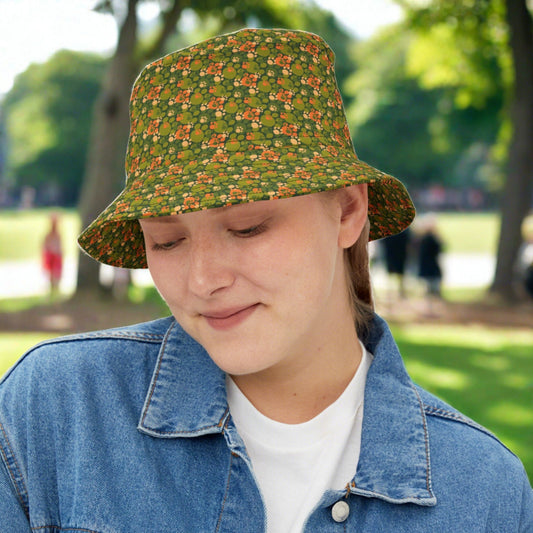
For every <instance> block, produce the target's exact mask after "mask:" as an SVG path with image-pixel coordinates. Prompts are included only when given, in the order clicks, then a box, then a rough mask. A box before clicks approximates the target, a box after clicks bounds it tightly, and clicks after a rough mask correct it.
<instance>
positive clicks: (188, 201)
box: [183, 196, 200, 210]
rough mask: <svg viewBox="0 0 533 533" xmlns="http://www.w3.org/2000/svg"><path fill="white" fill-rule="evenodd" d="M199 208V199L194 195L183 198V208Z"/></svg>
mask: <svg viewBox="0 0 533 533" xmlns="http://www.w3.org/2000/svg"><path fill="white" fill-rule="evenodd" d="M199 208H200V199H199V198H196V197H194V196H188V197H187V198H184V199H183V209H184V210H186V209H199Z"/></svg>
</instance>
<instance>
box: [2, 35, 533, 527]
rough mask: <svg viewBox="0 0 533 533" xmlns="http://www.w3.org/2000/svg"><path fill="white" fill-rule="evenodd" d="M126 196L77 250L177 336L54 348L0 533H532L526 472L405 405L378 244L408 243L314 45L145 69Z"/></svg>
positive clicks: (532, 503)
mask: <svg viewBox="0 0 533 533" xmlns="http://www.w3.org/2000/svg"><path fill="white" fill-rule="evenodd" d="M126 172H127V182H126V187H125V189H124V191H123V192H122V193H121V195H120V196H119V197H118V198H117V199H116V200H115V201H114V202H113V203H112V204H111V205H110V206H109V208H108V209H106V210H105V211H104V212H103V213H102V214H101V215H100V216H99V217H98V219H97V220H95V222H94V223H93V224H92V225H91V226H90V227H89V228H88V229H87V230H86V231H85V232H84V233H83V234H82V235H81V237H80V244H81V246H82V247H83V248H84V249H85V250H86V251H87V252H88V253H89V254H90V255H92V256H93V257H94V258H95V259H97V260H99V261H102V262H104V263H107V264H111V265H115V266H121V267H125V268H143V267H146V266H148V268H149V269H150V272H151V274H152V276H153V278H154V281H155V284H156V286H157V288H158V289H159V291H160V293H161V295H162V296H163V298H164V299H165V301H166V302H167V303H168V306H169V308H170V310H171V311H172V315H173V316H172V317H169V318H167V319H163V320H157V321H155V322H150V323H146V324H140V325H135V326H131V327H126V328H118V329H113V330H108V331H100V332H93V333H87V334H81V335H74V336H71V337H67V338H63V339H57V340H54V341H50V342H47V343H44V344H41V345H40V346H38V347H37V348H35V349H33V350H31V351H30V352H29V353H28V354H26V355H25V357H24V358H23V359H22V360H21V361H20V362H19V363H18V364H17V365H16V366H15V368H14V369H12V370H11V371H10V373H9V374H8V375H7V376H6V377H5V379H4V381H3V383H2V385H1V387H0V456H1V458H2V461H1V465H2V466H1V468H0V517H1V518H2V521H1V523H2V531H6V532H8V533H11V532H13V533H14V532H17V533H18V532H23V531H40V532H48V533H52V532H54V533H55V532H59V531H84V532H96V533H111V532H113V533H126V532H128V533H131V532H143V533H144V532H187V533H190V532H215V531H216V532H226V533H237V532H246V533H250V532H252V533H253V532H264V531H267V532H268V533H282V532H301V531H305V532H332V533H333V532H342V531H361V532H363V531H367V532H372V533H374V532H377V531H395V532H409V533H414V532H415V533H416V532H424V533H427V532H428V531H432V532H433V531H435V532H449V531H468V532H481V531H498V532H499V531H506V532H526V531H532V530H533V498H532V491H531V487H530V485H529V482H528V479H527V476H526V474H525V472H524V469H523V467H522V465H521V463H520V461H519V460H518V459H517V458H516V457H515V456H514V455H513V454H512V453H511V452H510V451H509V450H507V449H506V448H505V447H504V446H503V445H502V444H501V443H500V442H499V441H498V440H497V439H496V438H495V437H494V436H492V435H491V434H490V433H488V432H487V431H486V430H485V429H483V428H482V427H480V426H478V425H477V424H475V423H474V422H472V421H471V420H469V419H468V418H466V417H465V416H463V415H462V414H460V413H459V412H457V411H455V410H454V409H453V408H451V407H449V406H448V405H446V404H445V403H443V402H442V401H440V400H438V399H437V398H434V397H433V396H431V395H430V394H429V393H427V392H425V391H424V390H422V389H420V388H419V387H417V386H416V385H414V384H413V383H412V382H411V380H410V378H409V376H408V375H407V373H406V371H405V369H404V367H403V364H402V361H401V357H400V354H399V353H398V350H397V347H396V345H395V343H394V340H393V339H392V337H391V334H390V332H389V330H388V328H387V325H386V324H385V323H384V322H383V320H381V319H380V318H379V317H377V316H376V315H374V314H373V310H372V299H371V288H370V279H369V273H368V257H367V252H366V248H367V243H368V240H369V238H370V239H376V238H379V237H383V236H386V235H389V234H393V233H395V232H399V231H401V230H403V229H404V228H405V227H407V226H408V225H409V223H410V221H411V220H412V218H413V216H414V209H413V206H412V203H411V201H410V199H409V196H408V194H407V192H406V191H405V189H404V187H403V186H402V185H401V183H400V182H398V181H397V180H395V179H394V178H392V177H391V176H388V175H386V174H384V173H382V172H380V171H378V170H376V169H374V168H372V167H370V166H369V165H367V164H365V163H363V162H361V161H359V160H358V159H357V157H356V156H355V153H354V152H353V148H352V145H351V140H350V136H349V132H348V129H347V126H346V121H345V117H344V112H343V108H342V102H341V99H340V95H339V92H338V89H337V86H336V82H335V77H334V72H333V54H332V52H331V50H330V49H329V48H328V47H327V45H326V44H325V43H324V42H323V41H322V40H321V39H320V38H319V37H317V36H315V35H312V34H309V33H305V32H296V31H285V30H243V31H239V32H237V33H234V34H230V35H223V36H220V37H216V38H213V39H210V40H208V41H205V42H203V43H200V44H198V45H195V46H192V47H190V48H188V49H185V50H181V51H179V52H176V53H174V54H170V55H168V56H166V57H164V58H162V59H160V60H158V61H156V62H154V63H152V64H151V65H149V66H147V67H146V68H145V69H144V70H143V72H142V73H141V75H140V76H139V78H138V79H137V81H136V83H135V86H134V89H133V93H132V100H131V132H130V141H129V148H128V154H127V162H126Z"/></svg>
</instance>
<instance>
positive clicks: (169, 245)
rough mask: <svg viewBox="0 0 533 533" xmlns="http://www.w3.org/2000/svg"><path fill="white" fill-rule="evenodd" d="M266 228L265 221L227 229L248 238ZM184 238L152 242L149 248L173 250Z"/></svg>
mask: <svg viewBox="0 0 533 533" xmlns="http://www.w3.org/2000/svg"><path fill="white" fill-rule="evenodd" d="M267 229H268V225H267V223H266V222H262V223H261V224H256V225H255V226H250V227H248V228H244V229H240V230H237V229H229V230H228V231H229V233H231V234H232V235H233V236H235V237H237V238H239V239H249V238H252V237H255V236H257V235H261V234H262V233H264V232H265V231H266V230H267ZM184 240H185V238H179V239H174V240H171V241H166V242H161V243H158V242H153V243H152V244H151V245H150V249H151V250H152V251H154V252H166V251H170V250H173V249H174V248H176V247H178V246H179V245H180V243H181V242H182V241H184Z"/></svg>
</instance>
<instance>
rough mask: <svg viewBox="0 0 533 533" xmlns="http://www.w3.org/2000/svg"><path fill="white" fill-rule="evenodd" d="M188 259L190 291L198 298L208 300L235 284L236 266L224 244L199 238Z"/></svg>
mask: <svg viewBox="0 0 533 533" xmlns="http://www.w3.org/2000/svg"><path fill="white" fill-rule="evenodd" d="M188 259H189V261H188V276H187V280H188V289H189V291H191V292H192V293H194V294H195V295H196V296H199V297H201V298H208V297H210V296H212V295H213V294H214V293H216V292H218V291H220V290H222V289H225V288H227V287H230V286H231V285H232V284H233V282H234V280H235V274H234V272H235V271H234V267H235V265H232V263H231V258H230V256H229V253H228V250H227V248H226V247H225V246H224V244H223V243H218V242H215V240H213V239H210V238H207V237H202V238H199V239H197V240H196V241H195V242H194V243H191V247H190V249H189V258H188Z"/></svg>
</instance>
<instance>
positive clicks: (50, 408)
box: [0, 317, 533, 533]
mask: <svg viewBox="0 0 533 533" xmlns="http://www.w3.org/2000/svg"><path fill="white" fill-rule="evenodd" d="M366 345H367V348H368V350H369V351H370V352H371V353H373V354H374V360H373V363H372V366H371V368H370V370H369V373H368V378H367V385H366V392H365V403H364V419H363V429H362V442H361V452H360V459H359V464H358V467H357V473H356V475H355V477H354V479H353V480H352V482H351V483H350V484H349V485H348V486H347V487H346V489H345V490H341V491H328V492H326V493H325V494H324V495H323V497H322V499H321V501H320V502H319V503H318V505H317V506H316V508H315V509H314V511H313V512H312V513H311V515H310V516H309V517H308V520H307V523H306V526H305V532H309V533H310V532H323V533H341V532H347V531H353V532H355V531H357V532H371V533H379V532H389V531H394V532H395V533H402V532H405V533H407V532H408V533H428V532H431V533H440V532H442V533H444V532H446V533H448V532H450V533H451V532H454V533H457V532H468V533H476V532H482V531H483V532H493V533H511V532H518V531H520V532H532V531H533V496H532V491H531V487H530V485H529V482H528V479H527V476H526V474H525V472H524V469H523V467H522V465H521V463H520V461H519V460H518V459H517V458H516V457H515V456H514V455H513V454H512V453H511V452H510V451H508V450H507V449H506V448H505V447H504V446H503V445H502V444H501V443H500V442H499V441H498V440H497V439H496V438H495V437H494V436H492V435H491V434H490V433H489V432H487V431H486V430H485V429H483V428H482V427H480V426H479V425H477V424H475V423H474V422H472V421H471V420H469V419H467V418H466V417H465V416H463V415H462V414H460V413H459V412H457V411H455V410H454V409H452V408H451V407H449V406H448V405H446V404H445V403H443V402H442V401H440V400H438V399H436V398H435V397H433V396H431V395H430V394H428V393H427V392H425V391H424V390H422V389H420V388H419V387H417V386H415V385H414V384H413V383H412V382H411V380H410V378H409V376H408V375H407V373H406V370H405V368H404V366H403V363H402V360H401V357H400V354H399V352H398V349H397V347H396V345H395V343H394V341H393V339H392V336H391V334H390V332H389V330H388V328H387V326H386V324H385V323H384V322H383V321H382V320H381V319H380V318H378V317H376V318H375V319H374V322H373V326H372V329H371V333H370V335H369V338H368V339H367V341H366ZM0 457H1V461H0V530H1V531H2V533H23V532H29V531H36V532H39V533H56V532H62V531H69V532H73V531H76V532H85V533H136V532H139V533H147V532H149V533H150V532H154V533H161V532H183V533H196V532H201V533H203V532H206V533H207V532H220V533H240V532H243V533H255V532H262V531H264V529H265V513H264V507H263V503H262V499H261V494H260V492H259V490H258V487H257V484H256V482H255V479H254V475H253V471H252V469H251V465H250V461H249V458H248V456H247V454H246V450H245V448H244V445H243V442H242V440H241V438H240V436H239V435H238V433H237V431H236V430H235V426H234V425H233V422H232V419H231V416H230V413H229V411H228V406H227V402H226V392H225V383H224V374H223V372H222V371H221V370H220V369H218V368H217V367H216V366H215V364H214V363H213V362H212V361H211V359H210V358H209V357H208V355H207V354H206V352H205V351H204V350H203V349H202V348H201V346H199V345H198V344H197V343H196V342H195V341H194V340H192V339H191V338H190V337H189V336H188V335H186V334H185V333H184V332H183V330H182V329H181V328H180V326H179V325H178V324H177V323H176V322H175V321H174V320H173V319H172V318H167V319H162V320H158V321H154V322H149V323H145V324H141V325H137V326H131V327H126V328H119V329H112V330H109V331H101V332H94V333H87V334H81V335H74V336H70V337H66V338H62V339H56V340H52V341H49V342H45V343H43V344H41V345H39V346H38V347H36V348H34V349H33V350H31V351H30V352H28V353H27V354H26V355H25V356H24V357H23V358H22V359H21V360H20V361H19V363H18V364H17V365H16V366H15V367H14V368H13V369H12V370H11V371H10V372H9V373H8V374H7V375H6V376H5V378H4V380H3V382H2V384H1V385H0ZM339 502H340V503H339Z"/></svg>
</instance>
